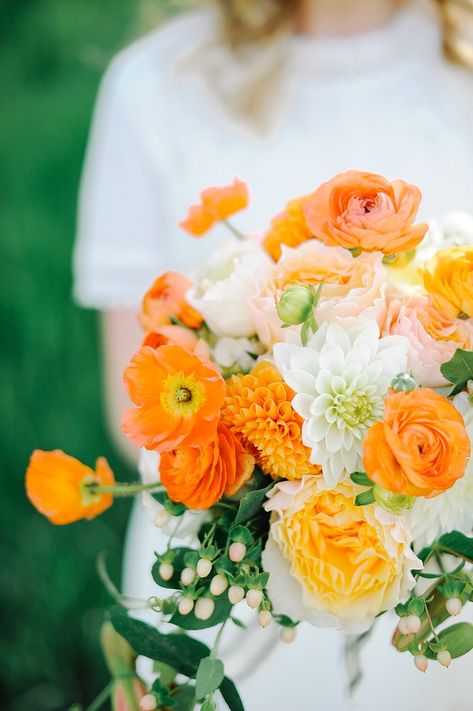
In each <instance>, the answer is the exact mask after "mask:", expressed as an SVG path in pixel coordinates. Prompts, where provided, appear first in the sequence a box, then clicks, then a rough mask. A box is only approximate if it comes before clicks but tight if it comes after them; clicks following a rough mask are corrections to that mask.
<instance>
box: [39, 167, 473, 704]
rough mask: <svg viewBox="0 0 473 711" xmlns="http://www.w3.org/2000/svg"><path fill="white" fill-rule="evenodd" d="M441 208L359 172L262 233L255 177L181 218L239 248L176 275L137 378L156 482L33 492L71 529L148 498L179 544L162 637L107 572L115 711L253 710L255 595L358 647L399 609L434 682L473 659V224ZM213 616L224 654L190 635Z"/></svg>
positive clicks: (406, 635)
mask: <svg viewBox="0 0 473 711" xmlns="http://www.w3.org/2000/svg"><path fill="white" fill-rule="evenodd" d="M420 200H421V193H420V191H419V189H418V188H417V187H415V186H413V185H410V184H408V183H406V182H404V181H402V180H395V181H393V182H389V181H388V180H386V179H385V178H383V177H381V176H379V175H374V174H370V173H362V172H358V171H350V172H346V173H343V174H341V175H338V176H336V177H335V178H333V179H332V180H330V181H328V182H326V183H324V184H323V185H321V186H320V187H319V188H318V189H317V190H315V191H314V192H313V193H310V194H309V195H306V196H304V197H301V198H298V199H295V200H292V201H290V202H289V203H288V204H287V205H286V207H285V209H284V210H283V212H281V214H279V215H277V216H276V217H275V218H274V219H273V220H272V223H271V226H270V228H269V230H268V231H267V232H266V233H265V234H263V235H258V236H254V235H253V236H245V235H243V234H241V233H240V231H239V230H238V229H237V228H236V227H235V225H234V224H232V223H230V222H229V219H228V218H229V217H230V216H231V215H233V214H234V213H237V212H238V211H239V210H241V209H243V208H245V207H246V206H247V204H248V190H247V187H246V185H245V184H244V183H242V182H241V181H239V180H235V181H234V183H233V184H232V185H230V186H227V187H223V188H209V189H207V190H205V191H204V192H203V193H202V195H201V202H200V203H199V204H197V205H194V206H192V207H191V208H190V210H189V214H188V216H187V218H186V219H185V220H184V221H183V222H182V223H181V226H182V227H183V228H184V229H185V230H187V231H188V232H189V233H190V234H191V235H193V236H194V237H201V236H203V235H204V234H205V233H206V232H207V231H209V230H210V229H211V228H212V227H213V226H214V225H215V224H216V223H217V222H222V223H224V224H225V225H226V226H227V227H228V228H229V230H230V233H231V239H230V241H229V242H224V243H222V244H221V247H220V248H219V249H218V250H217V251H216V252H215V254H213V256H212V257H211V258H210V259H209V260H208V261H207V262H206V263H205V264H204V265H203V266H201V267H199V268H198V269H197V270H196V272H195V274H193V275H192V278H191V279H189V278H188V277H187V276H183V275H181V274H177V273H174V272H167V273H165V274H163V275H162V276H160V277H159V278H157V280H156V281H155V282H154V284H153V285H152V286H151V288H150V289H149V291H148V292H147V293H146V294H145V296H144V299H143V304H142V311H141V315H140V321H141V324H142V325H143V328H144V332H145V335H144V341H143V343H142V345H141V347H140V348H139V350H138V351H137V353H136V354H135V355H134V356H133V358H132V359H131V362H130V364H129V366H128V367H127V368H126V370H125V373H124V381H125V386H126V388H127V390H128V393H129V396H130V399H131V401H132V402H133V404H134V407H132V408H131V409H129V410H128V411H127V412H125V414H124V417H123V431H124V432H125V433H126V435H127V436H128V437H129V438H130V439H131V440H132V441H133V442H134V443H135V444H136V446H137V447H140V448H142V459H141V464H140V471H141V475H142V481H141V482H133V483H118V482H116V481H115V478H114V475H113V473H112V471H111V470H110V468H109V467H108V465H107V462H106V461H105V460H104V459H99V460H98V461H97V465H96V468H95V471H94V470H92V469H90V468H88V467H87V466H85V465H83V464H81V463H80V462H78V461H77V460H76V459H74V458H72V457H70V456H68V455H66V454H64V453H63V452H61V451H54V452H42V451H36V452H34V453H33V455H32V458H31V461H30V464H29V467H28V471H27V474H26V488H27V493H28V496H29V498H30V500H31V501H32V502H33V504H34V505H35V506H36V508H37V509H38V510H39V511H40V512H41V513H43V514H45V515H46V516H47V517H48V518H49V519H50V520H51V522H52V523H56V524H65V523H70V522H72V521H76V520H78V519H81V518H92V517H94V516H96V515H98V514H99V513H100V512H102V511H104V510H105V509H106V508H107V507H109V506H110V505H111V504H112V501H113V498H114V497H115V496H122V495H137V494H138V495H140V496H141V497H142V503H143V507H144V509H145V511H146V512H147V513H148V514H149V515H150V517H151V518H152V520H153V522H154V524H155V525H156V526H159V527H161V528H162V529H163V531H164V532H165V533H166V534H168V536H169V541H168V545H167V548H166V550H164V551H161V552H159V553H156V561H155V563H154V565H153V568H152V571H151V572H152V576H153V578H154V580H155V582H156V584H157V586H159V588H158V587H157V588H156V589H157V591H159V590H160V591H164V594H161V593H159V597H158V595H156V596H155V597H152V598H150V599H148V600H147V601H145V602H144V603H143V604H144V605H145V606H146V607H147V608H148V610H151V611H154V612H155V613H156V618H155V624H153V625H150V624H147V623H145V622H143V621H141V620H138V619H136V618H135V617H133V615H129V614H128V613H129V611H128V610H127V599H126V598H122V597H121V596H120V594H119V593H118V591H116V589H115V588H114V587H113V585H112V583H111V581H107V585H108V587H109V589H110V590H111V592H112V594H113V595H114V597H115V598H116V601H117V603H118V604H116V605H115V606H114V607H112V608H111V610H110V613H109V616H108V619H107V621H106V622H105V623H104V627H103V647H104V651H105V655H106V658H107V660H108V663H109V667H110V671H111V674H112V677H113V682H112V687H111V691H112V697H113V702H114V704H115V706H114V708H115V709H118V708H119V709H135V710H136V709H141V710H142V711H146V709H149V710H151V709H156V708H165V709H168V708H175V709H176V711H177V709H184V708H185V709H192V708H195V707H200V708H201V709H202V710H203V711H211V710H212V709H215V708H216V698H217V693H219V694H221V696H222V697H223V699H224V700H225V702H226V704H227V705H228V707H229V708H230V709H231V710H232V711H240V710H241V709H243V705H242V702H241V699H240V697H239V694H238V691H237V689H236V687H235V685H234V683H233V682H232V681H231V680H230V679H229V678H228V677H227V676H226V675H225V669H224V663H223V662H222V660H221V659H220V658H219V641H220V637H221V633H222V630H223V628H224V626H225V625H226V624H228V623H229V621H230V624H233V623H235V624H237V625H240V626H241V624H242V623H241V622H240V621H239V618H238V616H237V610H236V609H235V608H236V606H237V605H239V603H241V604H242V605H243V606H244V605H248V606H249V607H250V608H252V609H254V610H255V613H254V615H255V621H256V620H257V622H258V623H259V625H260V626H261V628H263V629H264V628H266V627H268V625H279V626H280V637H281V639H282V640H283V641H284V642H291V641H292V640H294V638H295V636H296V629H297V626H298V625H299V624H300V622H301V621H306V622H309V623H311V624H313V625H314V626H324V627H327V626H329V627H330V626H331V627H334V628H337V629H339V630H341V631H343V632H346V633H349V634H358V633H362V632H364V631H366V630H367V629H368V628H369V627H370V625H372V623H373V621H374V619H375V618H376V617H377V616H378V615H380V614H382V613H384V612H386V611H392V610H394V611H395V613H396V615H397V627H396V629H395V632H394V636H393V640H392V643H393V644H394V645H395V646H396V647H397V649H398V650H399V651H400V652H408V654H411V655H412V656H413V658H414V662H415V665H416V667H417V668H418V669H419V670H421V671H426V669H427V666H428V663H429V660H435V661H436V662H438V663H440V664H441V665H443V666H445V667H447V666H448V665H449V664H450V663H451V660H452V659H454V658H455V657H459V656H461V655H463V654H465V653H467V652H469V651H470V650H471V649H472V648H473V625H471V624H469V623H467V622H457V623H455V624H453V625H448V624H447V625H446V626H445V625H444V624H443V623H445V621H446V620H447V619H448V618H449V617H451V616H456V615H458V614H459V613H460V612H461V610H462V607H463V606H464V605H465V603H466V602H468V601H471V600H473V576H472V573H471V572H470V568H469V567H468V563H471V562H473V539H472V538H471V537H470V536H469V535H468V534H469V533H470V532H471V531H472V528H473V466H472V463H473V462H472V463H469V457H470V448H471V439H472V437H473V405H472V401H471V400H472V393H473V246H471V245H470V246H468V245H467V242H468V241H469V240H470V241H471V239H472V236H473V226H472V224H473V220H471V218H469V217H468V216H466V215H460V214H456V215H451V216H449V217H448V218H447V219H446V220H444V221H443V222H437V223H432V224H431V225H430V226H429V225H427V224H420V223H416V222H415V218H416V213H417V209H418V206H419V203H420ZM183 538H184V539H185V540H187V541H188V544H187V545H184V544H183V543H182V539H183ZM179 539H181V543H178V542H177V541H178V540H179ZM102 574H103V575H104V576H105V572H104V571H103V566H102ZM166 591H167V592H166ZM237 609H238V608H237ZM210 627H215V628H217V629H216V635H215V643H214V644H213V647H212V648H210V647H208V646H207V645H206V644H204V643H203V642H202V641H200V640H198V639H196V638H193V637H192V636H190V635H188V634H184V633H182V631H186V632H187V631H189V630H193V631H196V630H201V629H204V628H210ZM261 634H264V631H263V630H262V631H261ZM314 634H316V633H315V632H314ZM136 655H144V656H145V657H149V658H150V659H153V660H155V662H156V665H157V666H156V668H157V670H158V672H159V674H158V676H157V677H156V678H155V679H154V681H153V683H152V684H151V685H149V684H148V685H146V684H145V682H144V681H142V680H141V679H140V678H139V677H138V675H137V674H136V671H135V667H134V660H135V656H136ZM94 708H95V707H94Z"/></svg>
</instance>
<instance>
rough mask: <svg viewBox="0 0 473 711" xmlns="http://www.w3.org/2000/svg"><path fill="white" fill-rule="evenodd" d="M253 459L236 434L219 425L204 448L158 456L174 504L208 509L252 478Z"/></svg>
mask: <svg viewBox="0 0 473 711" xmlns="http://www.w3.org/2000/svg"><path fill="white" fill-rule="evenodd" d="M254 464H255V462H254V459H253V457H252V456H251V455H250V454H247V453H246V452H245V450H244V449H243V447H242V446H241V444H240V442H239V441H238V440H237V438H236V437H235V435H234V434H233V433H232V432H231V431H230V430H229V429H228V428H227V427H225V425H223V424H221V423H220V424H219V426H218V429H217V433H216V435H215V439H214V440H213V441H212V442H210V443H209V444H207V445H205V446H197V447H179V448H178V449H176V450H174V451H173V452H166V453H165V454H162V455H161V468H160V473H161V483H162V484H163V485H164V486H165V487H166V490H167V492H168V494H169V496H170V498H171V499H172V500H173V501H178V502H180V503H183V504H185V505H186V506H187V507H188V508H191V509H208V508H210V507H211V506H212V505H213V504H215V503H216V502H217V501H219V499H221V497H222V495H223V494H224V493H225V494H227V495H228V496H232V495H233V494H235V493H236V492H237V491H238V490H239V489H241V487H242V486H243V484H244V483H245V482H246V481H247V480H248V479H249V478H250V477H251V475H252V473H253V469H254Z"/></svg>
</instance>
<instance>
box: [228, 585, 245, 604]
mask: <svg viewBox="0 0 473 711" xmlns="http://www.w3.org/2000/svg"><path fill="white" fill-rule="evenodd" d="M244 597H245V590H244V588H242V587H241V585H230V587H229V588H228V599H229V600H230V602H231V603H232V605H236V604H237V603H239V602H241V601H242V600H243V598H244Z"/></svg>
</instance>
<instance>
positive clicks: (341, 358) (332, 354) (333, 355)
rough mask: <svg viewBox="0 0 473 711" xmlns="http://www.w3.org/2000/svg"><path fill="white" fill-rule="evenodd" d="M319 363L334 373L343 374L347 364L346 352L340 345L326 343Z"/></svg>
mask: <svg viewBox="0 0 473 711" xmlns="http://www.w3.org/2000/svg"><path fill="white" fill-rule="evenodd" d="M319 364H320V367H321V368H327V370H330V372H331V373H333V374H334V375H342V373H343V369H344V366H345V354H344V352H343V350H342V349H341V348H340V346H339V345H336V344H335V343H326V344H325V346H324V347H323V348H322V352H321V353H320V358H319Z"/></svg>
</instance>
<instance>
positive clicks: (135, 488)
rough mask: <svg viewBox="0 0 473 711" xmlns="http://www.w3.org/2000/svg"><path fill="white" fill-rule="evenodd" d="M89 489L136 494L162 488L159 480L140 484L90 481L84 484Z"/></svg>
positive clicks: (95, 491)
mask: <svg viewBox="0 0 473 711" xmlns="http://www.w3.org/2000/svg"><path fill="white" fill-rule="evenodd" d="M86 486H87V488H89V489H91V493H94V494H95V493H99V494H113V495H114V496H136V494H141V492H142V491H161V490H162V489H163V487H162V485H161V484H160V483H159V482H155V483H153V484H141V483H139V482H130V483H129V482H117V483H115V484H111V485H106V484H96V483H95V482H92V483H90V484H86Z"/></svg>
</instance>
